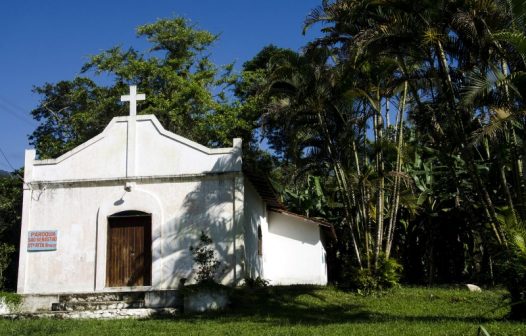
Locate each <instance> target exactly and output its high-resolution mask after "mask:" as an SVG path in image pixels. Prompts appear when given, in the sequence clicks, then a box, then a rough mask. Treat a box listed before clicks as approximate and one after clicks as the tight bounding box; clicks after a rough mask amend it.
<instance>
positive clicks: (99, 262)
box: [93, 187, 164, 292]
mask: <svg viewBox="0 0 526 336" xmlns="http://www.w3.org/2000/svg"><path fill="white" fill-rule="evenodd" d="M122 211H141V212H145V213H150V214H151V235H152V237H151V239H152V240H151V242H152V243H151V250H152V251H151V253H152V267H151V272H152V274H151V285H150V286H126V287H107V286H106V259H107V255H106V254H107V239H108V217H109V216H110V215H112V214H115V213H118V212H122ZM163 220H164V214H163V208H162V206H161V202H160V201H159V199H158V198H157V197H156V196H155V195H154V194H152V193H150V192H148V191H145V190H141V189H139V188H137V187H134V188H132V189H131V191H129V192H125V193H124V194H123V189H122V187H119V188H115V189H114V190H113V192H110V193H108V196H107V197H106V198H105V199H104V200H103V201H102V202H101V203H100V206H99V209H98V212H97V224H96V225H97V229H96V239H95V249H94V250H95V253H94V260H95V263H94V267H95V279H94V283H93V288H94V291H97V292H116V291H144V290H149V289H161V286H162V283H163V276H162V258H161V256H162V251H161V245H162V244H161V241H162V230H161V227H162V225H161V223H163Z"/></svg>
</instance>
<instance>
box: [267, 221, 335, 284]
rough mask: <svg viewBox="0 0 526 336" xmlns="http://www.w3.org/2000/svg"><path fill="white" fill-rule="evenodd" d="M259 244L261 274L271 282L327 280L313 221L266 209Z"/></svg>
mask: <svg viewBox="0 0 526 336" xmlns="http://www.w3.org/2000/svg"><path fill="white" fill-rule="evenodd" d="M263 244H264V246H263V248H264V250H263V260H264V264H263V268H264V275H265V279H268V280H270V281H271V284H272V285H291V284H316V285H325V284H327V267H326V264H325V250H324V248H323V245H322V243H321V240H320V229H319V226H318V225H316V224H315V223H313V222H309V221H306V220H302V219H299V218H294V217H291V216H287V215H283V214H280V213H277V212H273V211H268V232H266V235H265V232H264V233H263Z"/></svg>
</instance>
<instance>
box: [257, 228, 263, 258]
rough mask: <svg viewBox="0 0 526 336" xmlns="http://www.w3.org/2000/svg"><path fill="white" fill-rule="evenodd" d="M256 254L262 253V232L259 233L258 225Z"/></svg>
mask: <svg viewBox="0 0 526 336" xmlns="http://www.w3.org/2000/svg"><path fill="white" fill-rule="evenodd" d="M258 255H260V256H262V255H263V234H262V233H261V226H259V225H258Z"/></svg>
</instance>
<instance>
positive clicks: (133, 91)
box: [121, 85, 146, 116]
mask: <svg viewBox="0 0 526 336" xmlns="http://www.w3.org/2000/svg"><path fill="white" fill-rule="evenodd" d="M145 99H146V95H145V94H144V93H139V94H137V86H135V85H130V94H129V95H127V96H121V101H123V102H126V101H129V102H130V116H135V115H137V101H138V100H145Z"/></svg>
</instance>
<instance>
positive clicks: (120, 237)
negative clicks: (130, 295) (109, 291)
mask: <svg viewBox="0 0 526 336" xmlns="http://www.w3.org/2000/svg"><path fill="white" fill-rule="evenodd" d="M151 241H152V239H151V215H149V214H133V215H119V214H117V215H114V216H110V217H108V249H107V256H106V258H107V261H106V286H108V287H124V286H149V285H151V266H152V251H151Z"/></svg>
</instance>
